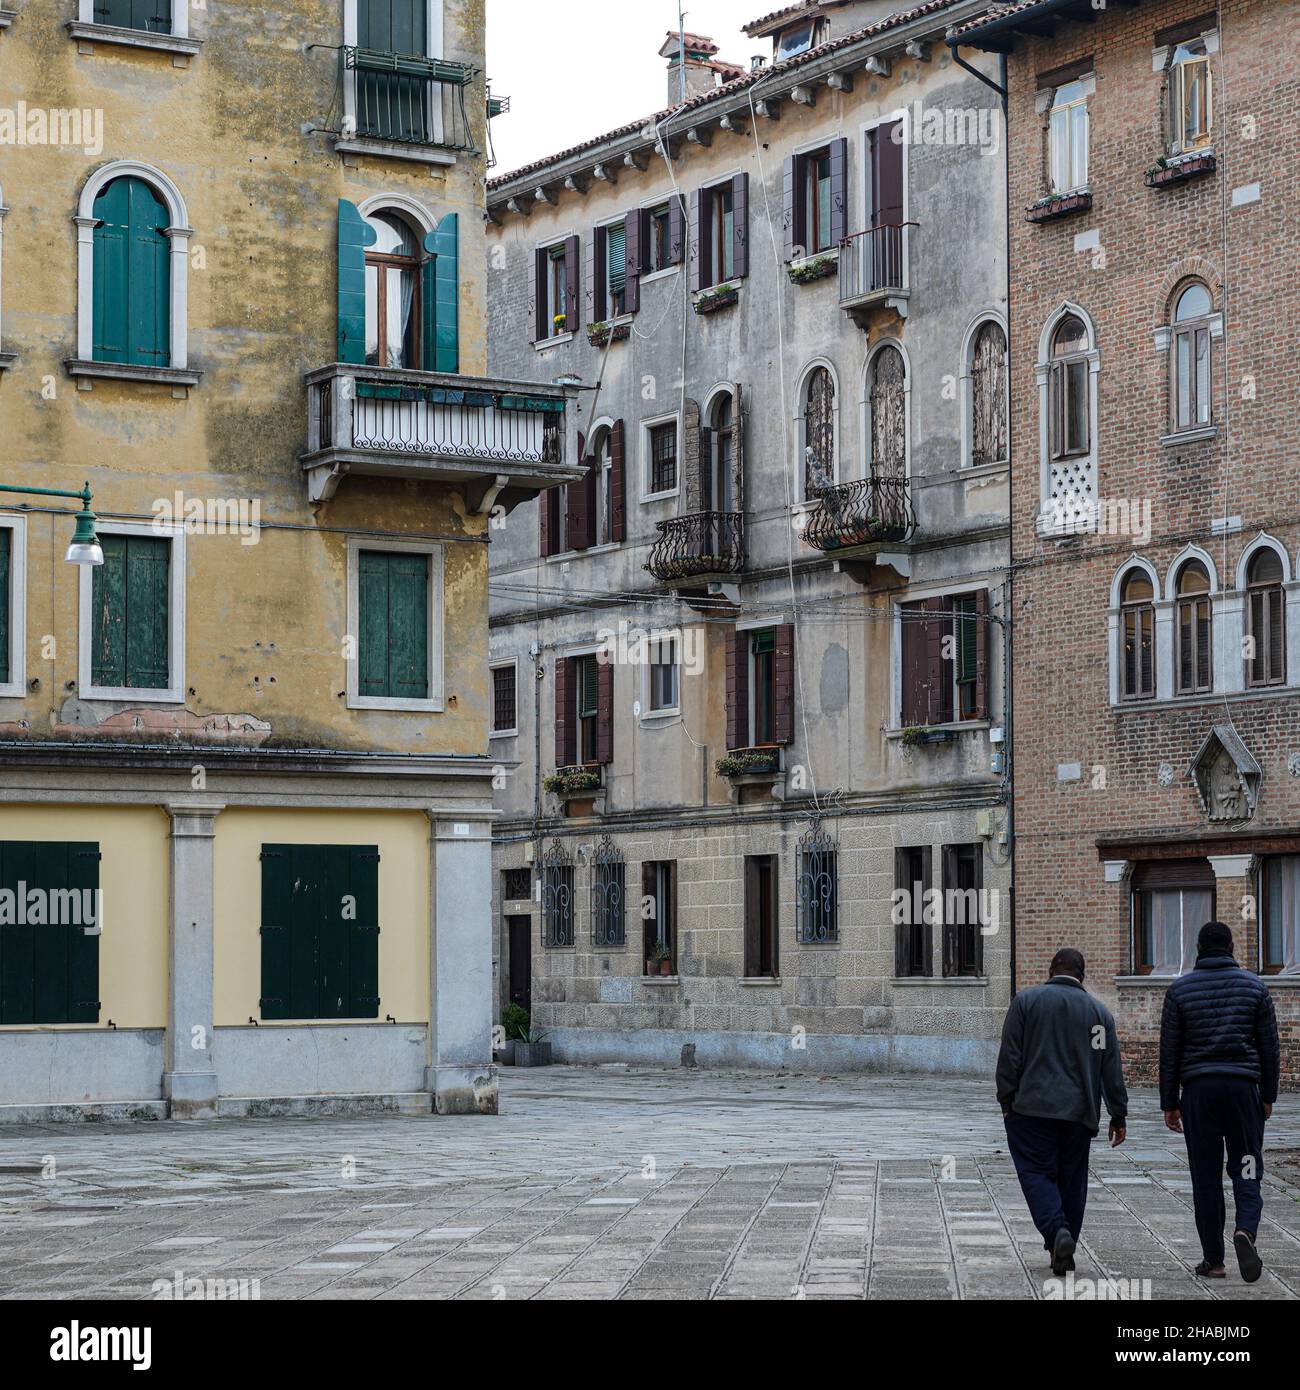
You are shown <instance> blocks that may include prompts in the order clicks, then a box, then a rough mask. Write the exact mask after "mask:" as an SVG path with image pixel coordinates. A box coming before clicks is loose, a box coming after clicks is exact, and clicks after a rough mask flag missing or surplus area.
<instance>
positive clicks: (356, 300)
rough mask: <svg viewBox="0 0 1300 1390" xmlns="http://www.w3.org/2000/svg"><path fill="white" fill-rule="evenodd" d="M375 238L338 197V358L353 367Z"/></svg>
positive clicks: (360, 361) (361, 350)
mask: <svg viewBox="0 0 1300 1390" xmlns="http://www.w3.org/2000/svg"><path fill="white" fill-rule="evenodd" d="M378 239H379V234H378V232H376V231H375V229H374V228H373V227H372V226H370V224H369V223H368V222H367V221H366V220H365V218H364V217H362V216H361V213H360V212H359V211H358V210H357V206H356V204H355V203H349V202H348V200H347V199H346V198H340V199H339V244H338V261H339V341H338V349H339V351H338V359H339V361H340V362H347V363H350V364H351V365H353V366H356V367H362V366H364V365H365V361H366V247H367V246H373V245H374V244H375V242H376V241H377V240H378ZM96 283H98V280H97V281H96Z"/></svg>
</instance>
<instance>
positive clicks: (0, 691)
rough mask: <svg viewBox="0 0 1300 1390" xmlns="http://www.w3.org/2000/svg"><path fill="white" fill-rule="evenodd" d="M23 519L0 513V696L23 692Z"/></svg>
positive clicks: (25, 647) (24, 550) (25, 609)
mask: <svg viewBox="0 0 1300 1390" xmlns="http://www.w3.org/2000/svg"><path fill="white" fill-rule="evenodd" d="M26 572H27V519H26V517H21V516H14V515H10V514H7V513H4V512H0V696H4V695H16V696H22V695H25V694H26V693H27V685H26V681H27V669H26V668H27V627H26V612H27V593H26V588H27V585H26Z"/></svg>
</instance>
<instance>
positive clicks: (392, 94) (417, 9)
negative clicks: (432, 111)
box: [356, 0, 429, 141]
mask: <svg viewBox="0 0 1300 1390" xmlns="http://www.w3.org/2000/svg"><path fill="white" fill-rule="evenodd" d="M425 17H426V0H358V4H357V45H358V47H360V48H370V49H374V50H375V51H377V52H379V53H403V54H407V55H408V56H416V57H424V56H425V55H426V53H427V49H428V44H427V37H426V26H425ZM356 80H357V127H358V130H359V132H360V134H362V135H375V136H378V137H380V138H382V139H390V140H410V141H420V140H423V139H425V138H426V135H427V131H428V110H427V108H428V103H429V82H428V81H427V79H424V78H420V77H412V76H409V75H403V74H399V73H391V72H358V73H357V74H356Z"/></svg>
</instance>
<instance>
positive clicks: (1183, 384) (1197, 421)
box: [1174, 324, 1211, 430]
mask: <svg viewBox="0 0 1300 1390" xmlns="http://www.w3.org/2000/svg"><path fill="white" fill-rule="evenodd" d="M1174 371H1175V372H1176V373H1177V380H1176V381H1175V383H1174V388H1175V390H1174V399H1175V401H1176V402H1177V410H1176V418H1175V426H1176V428H1178V429H1180V430H1191V429H1199V428H1200V427H1201V426H1203V425H1208V424H1209V423H1210V399H1211V392H1210V327H1209V324H1200V325H1198V326H1194V327H1191V328H1180V329H1178V330H1176V331H1175V333H1174Z"/></svg>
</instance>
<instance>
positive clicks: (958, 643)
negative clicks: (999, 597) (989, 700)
mask: <svg viewBox="0 0 1300 1390" xmlns="http://www.w3.org/2000/svg"><path fill="white" fill-rule="evenodd" d="M952 621H953V641H952V648H953V659H952V682H953V709H954V710H955V711H956V717H957V718H958V719H977V718H979V714H978V710H979V682H978V680H977V679H976V671H977V665H978V663H977V657H976V651H977V648H978V645H979V643H978V632H979V619H978V618H977V616H976V611H975V595H974V594H958V595H957V596H956V597H955V598H954V599H953V601H952Z"/></svg>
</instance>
